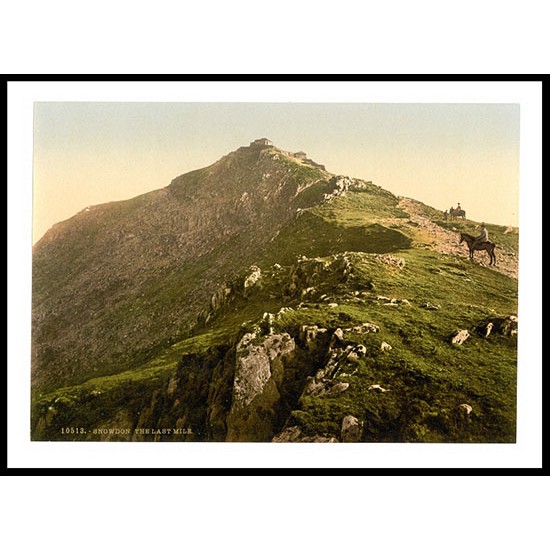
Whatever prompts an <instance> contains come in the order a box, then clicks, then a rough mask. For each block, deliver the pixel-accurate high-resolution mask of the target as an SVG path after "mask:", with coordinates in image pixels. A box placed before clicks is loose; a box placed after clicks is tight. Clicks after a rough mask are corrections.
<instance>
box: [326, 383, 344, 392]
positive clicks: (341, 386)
mask: <svg viewBox="0 0 550 550" xmlns="http://www.w3.org/2000/svg"><path fill="white" fill-rule="evenodd" d="M348 388H349V382H336V384H334V385H333V386H331V387H330V388H329V389H328V391H327V395H339V394H341V393H344V392H345V391H346V390H347V389H348Z"/></svg>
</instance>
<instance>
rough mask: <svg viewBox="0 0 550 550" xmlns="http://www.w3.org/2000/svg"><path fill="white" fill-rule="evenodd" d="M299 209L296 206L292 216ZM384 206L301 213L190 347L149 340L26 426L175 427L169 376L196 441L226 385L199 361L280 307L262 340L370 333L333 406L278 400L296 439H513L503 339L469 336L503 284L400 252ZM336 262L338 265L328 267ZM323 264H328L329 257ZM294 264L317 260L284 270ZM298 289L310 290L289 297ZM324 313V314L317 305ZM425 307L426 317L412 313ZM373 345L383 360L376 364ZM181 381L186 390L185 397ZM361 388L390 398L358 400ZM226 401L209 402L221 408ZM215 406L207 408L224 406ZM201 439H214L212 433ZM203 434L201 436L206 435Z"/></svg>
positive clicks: (352, 201) (165, 284)
mask: <svg viewBox="0 0 550 550" xmlns="http://www.w3.org/2000/svg"><path fill="white" fill-rule="evenodd" d="M289 162H290V161H289ZM292 164H294V165H296V166H298V167H300V165H298V164H296V163H292ZM304 168H305V167H304ZM307 169H308V170H309V168H307ZM304 174H305V172H304ZM304 177H306V176H305V175H304ZM308 177H309V176H308ZM323 186H324V183H322V182H319V183H317V184H314V185H313V186H312V187H311V188H310V189H309V190H306V192H309V193H311V197H313V196H314V195H315V194H317V193H320V192H323V189H324V187H323ZM311 197H309V198H308V197H307V196H305V198H304V204H306V203H307V202H308V200H309V199H310V198H311ZM396 204H397V199H396V198H395V197H394V196H393V195H391V194H389V193H387V192H385V191H383V190H380V189H379V188H377V187H376V186H372V187H369V188H368V189H367V190H366V191H363V192H350V193H347V194H346V195H345V196H344V197H339V198H337V199H335V200H333V201H331V202H329V203H325V204H322V205H321V206H317V207H314V208H311V209H308V210H306V211H304V212H303V213H302V215H301V216H299V217H298V218H297V219H296V220H294V221H293V222H291V224H289V225H288V226H287V227H285V228H284V229H283V230H282V231H281V232H280V233H279V235H278V236H277V237H276V238H275V239H274V240H273V241H272V243H271V245H270V247H269V249H268V250H266V251H265V253H264V254H263V256H262V257H261V258H259V261H258V262H257V263H258V265H260V267H261V268H262V278H261V280H260V282H259V283H258V284H257V285H256V286H254V287H252V288H250V289H247V291H244V289H242V286H241V287H239V284H242V276H240V278H239V277H237V278H236V279H235V281H234V285H235V286H234V292H233V293H232V295H231V299H230V300H229V301H228V303H227V304H226V305H225V306H224V307H223V308H222V309H220V310H219V311H216V312H211V313H212V315H211V318H210V321H209V322H208V323H207V324H206V326H203V327H197V329H196V331H195V334H194V335H193V336H192V337H191V338H185V337H184V335H183V334H182V339H181V340H180V341H177V342H163V343H161V344H160V345H159V346H157V347H156V348H153V349H150V350H149V352H148V353H149V355H150V356H149V357H143V358H141V359H140V358H139V357H137V358H136V356H134V357H133V360H134V368H132V369H130V370H124V371H123V372H119V373H117V374H111V375H109V376H99V377H96V378H94V379H91V380H87V381H85V382H83V383H82V384H78V385H73V386H71V387H67V388H61V389H58V390H56V391H54V392H51V393H48V394H47V395H42V396H35V399H34V405H33V407H34V408H33V411H34V412H33V419H34V420H33V422H34V425H35V426H36V425H38V423H39V422H40V420H39V419H40V418H44V417H45V416H47V415H48V411H49V410H50V409H49V408H50V407H53V408H54V410H55V411H56V418H55V420H51V421H50V428H49V430H50V431H47V430H46V432H45V433H46V436H47V437H50V438H55V437H56V436H57V435H58V434H57V432H56V430H58V428H59V426H62V425H69V424H70V423H73V424H77V425H78V423H81V424H83V425H86V426H93V425H98V424H101V423H105V422H107V421H109V419H112V418H113V417H114V416H116V415H117V414H119V413H120V411H130V412H131V414H132V415H134V417H135V415H136V414H138V412H139V411H140V410H144V409H147V407H150V406H151V402H152V401H153V402H155V403H157V405H156V407H157V409H155V411H156V412H155V414H156V415H157V417H158V418H175V416H174V414H175V413H174V412H171V411H172V408H173V407H174V406H175V405H174V404H173V403H171V402H169V401H167V400H166V399H164V398H163V399H161V398H158V397H154V396H155V395H157V396H158V395H159V392H160V394H162V392H163V391H165V388H166V386H167V384H168V381H169V380H170V378H171V377H173V376H174V375H175V374H176V373H178V372H179V373H180V374H182V376H183V375H185V376H188V379H186V380H188V381H189V385H188V387H187V389H185V391H184V393H183V394H182V396H183V395H185V400H186V402H187V405H186V404H185V403H181V404H179V405H178V407H180V408H181V407H183V409H181V410H182V411H186V412H181V411H180V413H181V414H183V417H186V418H190V419H192V421H193V422H195V423H196V425H197V426H199V427H201V429H203V430H204V426H205V425H206V424H207V421H206V420H205V419H206V417H207V414H210V413H208V411H207V410H206V409H205V407H206V405H205V401H206V399H207V397H208V396H209V391H208V387H209V386H208V380H211V381H214V380H217V382H215V383H214V386H213V387H214V388H215V389H216V388H217V389H216V391H217V392H218V393H219V392H221V393H223V391H225V392H226V393H227V392H229V394H228V395H230V390H231V383H232V380H231V374H230V370H229V371H228V370H227V368H229V367H228V365H229V366H230V364H231V363H230V359H227V360H226V361H225V366H224V369H225V370H223V369H222V370H220V371H219V373H218V374H217V375H214V374H212V372H213V371H212V370H211V369H212V368H214V367H213V366H212V365H214V363H215V361H214V360H213V359H212V353H213V350H220V349H222V348H223V349H224V350H225V352H224V353H226V357H228V358H230V352H228V351H227V350H231V349H232V346H234V344H235V342H236V340H237V338H238V337H239V335H240V334H241V333H242V331H243V330H245V329H248V330H250V329H251V328H252V327H255V326H258V327H261V326H262V316H263V314H264V313H265V312H269V313H273V314H275V313H277V312H278V311H279V310H280V309H281V308H282V307H287V308H291V309H289V310H287V311H286V312H285V313H283V314H281V315H279V316H278V317H277V318H276V319H275V321H274V326H273V328H274V330H277V331H278V332H285V331H288V332H289V333H290V334H291V335H292V336H293V337H295V338H296V339H297V340H298V339H299V333H300V327H301V326H302V325H313V324H316V325H318V326H320V327H324V328H327V329H329V331H333V330H335V329H336V328H338V327H341V328H349V327H353V326H356V325H359V324H361V323H364V322H371V323H374V324H376V325H378V326H379V327H380V332H379V333H369V334H353V333H345V334H346V339H347V340H348V341H349V343H350V344H362V345H364V346H365V347H366V349H367V354H366V356H365V357H363V358H361V359H360V360H359V362H358V363H349V364H346V365H345V366H344V367H343V368H342V369H341V371H340V373H339V375H338V376H339V377H342V378H341V380H345V381H347V382H349V384H350V387H349V389H348V390H347V391H346V392H344V393H342V394H339V395H337V396H327V395H324V396H317V397H313V396H304V397H302V398H301V399H299V393H300V392H299V391H298V390H299V388H298V386H296V387H295V388H294V390H293V391H296V392H298V393H297V394H296V395H294V396H293V397H292V399H291V400H290V401H291V402H292V407H293V408H292V410H291V411H288V420H287V425H299V426H300V427H301V428H302V430H303V432H304V433H305V434H306V435H324V436H332V437H339V431H340V426H341V422H342V418H343V417H344V416H346V415H349V414H351V415H354V416H356V417H357V418H359V420H360V421H361V422H362V424H363V428H364V431H363V440H364V441H386V442H390V441H393V442H395V441H400V442H408V441H411V442H417V441H421V442H513V441H515V420H516V363H517V341H516V338H515V337H511V338H510V337H504V336H501V335H499V334H492V335H491V336H490V337H489V338H483V337H481V336H479V335H478V334H476V332H475V328H476V327H477V326H478V325H480V324H481V323H483V322H484V321H487V320H488V319H491V318H495V317H504V316H506V315H508V314H511V313H516V312H517V281H515V280H514V279H511V278H508V277H506V276H504V275H502V274H500V273H498V272H496V271H493V270H491V269H488V268H486V267H483V266H480V265H478V264H476V263H472V262H469V261H467V260H465V259H463V258H456V257H451V256H444V255H440V254H438V253H436V252H435V251H432V250H428V249H425V248H419V247H412V246H411V245H412V240H411V239H412V238H413V237H414V235H415V232H414V230H413V229H411V230H410V232H407V230H406V229H401V228H399V229H397V228H391V227H387V226H386V225H385V223H386V222H384V219H385V218H402V219H403V220H404V221H406V215H404V213H403V212H402V211H401V210H399V209H397V208H396ZM426 214H427V215H430V216H433V217H434V220H435V218H436V215H437V211H435V210H434V209H427V210H426ZM438 223H440V225H443V226H444V227H445V226H446V225H444V224H443V222H441V221H438ZM459 225H460V227H461V228H463V229H464V230H466V229H468V230H469V231H468V232H474V231H473V229H474V227H473V226H474V222H470V221H467V222H452V223H451V222H449V227H451V226H452V227H457V228H458V226H459ZM489 231H490V232H492V233H497V227H496V226H494V227H493V226H490V228H489ZM502 237H503V241H502V243H501V244H506V246H509V247H510V248H511V249H513V250H517V235H513V234H502ZM499 238H500V235H499ZM495 240H496V239H495ZM497 243H498V241H497ZM514 247H515V248H514ZM344 252H346V253H347V254H346V258H344V257H343V256H342V253H344ZM382 253H385V254H387V253H391V254H392V255H393V256H397V257H399V258H402V259H403V260H404V261H405V265H404V267H402V268H399V267H396V266H394V265H387V264H385V263H383V262H381V261H379V259H377V256H376V255H377V254H382ZM211 254H212V256H211V257H209V258H205V259H204V263H201V262H197V264H196V266H194V268H193V269H194V270H197V271H196V273H199V272H200V270H201V269H205V268H207V266H208V265H210V263H211V262H212V260H213V258H214V257H216V258H220V257H222V256H223V250H222V249H220V250H217V251H212V253H211ZM336 254H340V256H337V257H335V255H336ZM302 255H304V256H307V257H309V258H316V257H318V259H317V260H316V261H313V260H312V261H305V262H298V258H299V257H300V256H302ZM345 260H346V261H348V262H349V264H350V265H351V267H352V270H351V274H348V275H346V276H343V272H342V269H341V266H342V265H343V263H344V261H345ZM274 263H279V264H282V265H283V268H282V269H280V270H277V269H274V268H271V266H272V265H273V264H274ZM322 266H324V267H322ZM189 273H191V274H190V275H189V274H188V273H186V272H184V271H183V270H182V272H181V273H174V274H171V275H170V276H169V278H170V277H173V278H178V277H181V284H185V281H186V277H191V279H192V278H193V277H194V276H195V275H196V273H195V271H193V270H191V271H190V272H189ZM191 279H189V280H191ZM239 281H240V283H239ZM173 282H174V281H172V280H167V279H164V280H161V279H159V280H158V281H153V282H151V285H157V286H156V287H155V288H153V286H152V287H151V288H148V289H147V294H148V295H154V296H156V299H157V300H159V303H161V304H165V306H166V307H167V308H169V307H170V303H171V301H173V300H174V298H175V297H174V290H173V289H174V288H175V287H177V285H174V284H173ZM291 282H292V285H291V284H290V283H291ZM306 288H310V290H309V292H308V293H306V294H303V291H305V290H306ZM239 289H240V290H239ZM380 295H383V296H386V297H388V298H395V299H399V300H402V299H407V300H408V301H409V302H410V304H411V305H410V306H408V305H405V304H399V305H397V306H386V305H384V303H385V301H384V300H380V299H378V296H380ZM330 302H332V303H335V304H337V306H335V307H329V306H328V303H330ZM427 302H430V303H432V304H436V305H437V306H439V309H437V310H430V309H426V308H424V307H423V306H424V305H425V304H426V303H427ZM135 307H136V311H138V312H139V311H142V312H143V314H145V312H146V311H147V307H148V304H147V302H145V301H144V303H143V304H140V303H139V301H138V302H137V303H136V305H135ZM134 313H135V312H134ZM120 315H121V318H120V320H117V319H116V318H115V319H114V321H113V322H115V323H116V322H122V320H123V315H124V312H123V311H121V312H120ZM243 326H244V327H245V328H243ZM458 329H467V330H469V331H470V333H471V337H470V338H469V339H468V340H467V341H466V342H465V343H464V344H463V345H462V346H454V345H452V344H451V343H450V342H449V338H450V336H451V334H452V333H453V332H454V331H455V330H458ZM382 341H385V342H387V343H389V344H390V345H391V346H392V348H393V349H392V350H391V351H388V352H382V351H381V349H380V345H381V343H382ZM128 353H129V354H131V353H132V350H131V349H129V350H128ZM216 353H217V352H216ZM220 353H221V352H220ZM303 353H304V354H305V353H306V352H305V351H304V352H303ZM186 357H187V358H191V357H192V358H193V359H188V360H186V359H185V358H186ZM182 358H183V359H182ZM201 358H202V359H201ZM316 360H318V358H317V359H316ZM182 361H183V363H182ZM185 361H188V363H189V365H190V366H188V367H186V369H184V370H183V371H180V370H178V369H182V368H183V367H182V366H181V365H184V366H185V364H186V363H185ZM201 361H203V363H204V364H203V366H202V367H201ZM216 361H218V363H219V364H221V363H220V361H219V360H218V359H216ZM306 364H307V362H306V361H305V360H304V357H302V358H301V359H300V362H298V363H297V365H295V368H306ZM109 368H111V369H112V370H113V371H116V370H117V369H119V368H120V369H123V368H124V364H123V363H121V365H118V366H117V365H110V367H109ZM216 368H221V367H216ZM307 368H312V365H311V364H310V365H309V366H308V367H307ZM202 371H204V372H203V373H202V374H201V372H202ZM207 371H208V376H207ZM215 372H218V371H215ZM203 374H204V376H203ZM343 375H347V376H343ZM201 376H202V378H201ZM216 376H218V378H216ZM192 380H195V382H192ZM222 380H223V382H222ZM193 383H195V384H197V386H196V392H195V394H196V395H195V394H193V387H194V386H193ZM209 383H210V384H212V382H209ZM216 384H217V386H216ZM373 384H380V385H381V386H383V387H385V388H387V389H389V390H390V391H389V392H386V393H377V392H375V391H372V390H369V387H370V386H371V385H373ZM224 388H225V389H224ZM182 391H183V390H182ZM216 391H214V393H216ZM98 392H99V393H98ZM205 392H206V393H205ZM210 393H212V392H210ZM199 397H200V399H199ZM222 397H223V395H222ZM229 398H230V397H227V396H226V397H223V399H225V400H226V401H227V399H229ZM208 399H210V397H208ZM220 399H222V398H220ZM223 399H222V400H221V401H220V402H224V403H226V401H223ZM180 400H183V397H181V399H180ZM185 400H183V401H185ZM201 400H202V401H201ZM461 403H467V404H469V405H471V406H472V408H473V410H472V413H471V414H470V415H464V414H462V412H461V409H460V408H459V407H458V406H459V405H460V404H461ZM224 406H226V407H227V404H226V405H224ZM185 407H187V408H185ZM222 410H223V407H222ZM219 414H222V413H219ZM162 415H164V416H162ZM186 415H187V416H186ZM50 416H51V415H50ZM222 424H223V422H221V423H219V425H220V426H221V425H222ZM215 433H216V434H223V426H222V427H221V428H219V430H218V431H216V432H215ZM205 434H206V432H204V433H203V435H202V436H201V437H204V438H208V437H211V438H212V437H213V438H215V437H216V436H214V435H212V434H210V435H207V434H206V435H205ZM218 437H221V435H218Z"/></svg>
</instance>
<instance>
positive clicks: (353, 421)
mask: <svg viewBox="0 0 550 550" xmlns="http://www.w3.org/2000/svg"><path fill="white" fill-rule="evenodd" d="M340 437H341V439H342V441H343V442H344V443H357V442H358V441H360V439H361V424H360V422H359V420H358V419H357V418H355V416H351V415H348V416H345V417H344V419H343V420H342V428H341V430H340Z"/></svg>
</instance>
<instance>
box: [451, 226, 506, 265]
mask: <svg viewBox="0 0 550 550" xmlns="http://www.w3.org/2000/svg"><path fill="white" fill-rule="evenodd" d="M464 241H466V244H467V245H468V250H469V252H470V260H473V259H474V251H475V250H485V251H487V254H489V258H490V260H491V261H490V262H489V265H496V263H497V257H496V256H495V247H496V244H495V243H492V242H491V241H485V242H483V243H476V242H475V241H476V238H475V237H474V236H473V235H469V234H468V233H461V234H460V243H459V244H461V243H463V242H464Z"/></svg>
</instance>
